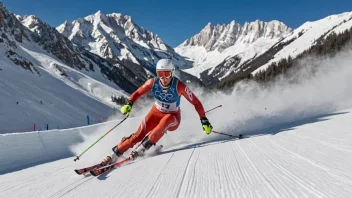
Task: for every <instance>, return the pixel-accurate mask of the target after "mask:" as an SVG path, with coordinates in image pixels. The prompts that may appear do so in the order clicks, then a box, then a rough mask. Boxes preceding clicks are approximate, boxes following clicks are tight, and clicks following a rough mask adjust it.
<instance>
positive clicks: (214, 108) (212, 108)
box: [205, 105, 222, 113]
mask: <svg viewBox="0 0 352 198" xmlns="http://www.w3.org/2000/svg"><path fill="white" fill-rule="evenodd" d="M219 107H222V105H219V106H217V107H214V108H212V109H209V110H208V111H206V112H205V113H208V112H209V111H212V110H214V109H217V108H219Z"/></svg>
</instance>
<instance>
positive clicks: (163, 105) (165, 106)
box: [161, 103, 170, 109]
mask: <svg viewBox="0 0 352 198" xmlns="http://www.w3.org/2000/svg"><path fill="white" fill-rule="evenodd" d="M161 106H162V107H163V108H165V109H169V108H170V105H169V104H165V103H161Z"/></svg>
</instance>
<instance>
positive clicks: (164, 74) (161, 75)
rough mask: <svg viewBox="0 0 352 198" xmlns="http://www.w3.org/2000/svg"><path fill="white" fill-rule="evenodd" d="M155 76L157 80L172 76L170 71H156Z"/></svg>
mask: <svg viewBox="0 0 352 198" xmlns="http://www.w3.org/2000/svg"><path fill="white" fill-rule="evenodd" d="M156 75H157V76H158V77H159V78H170V77H171V76H172V72H171V71H157V72H156Z"/></svg>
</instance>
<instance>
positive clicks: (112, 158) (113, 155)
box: [100, 146, 122, 166]
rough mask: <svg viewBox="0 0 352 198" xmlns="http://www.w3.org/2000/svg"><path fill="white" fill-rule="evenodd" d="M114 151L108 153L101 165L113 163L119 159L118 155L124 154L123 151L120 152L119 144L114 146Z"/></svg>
mask: <svg viewBox="0 0 352 198" xmlns="http://www.w3.org/2000/svg"><path fill="white" fill-rule="evenodd" d="M112 151H113V152H111V154H110V155H108V156H107V157H106V158H105V159H104V160H103V161H102V162H101V163H100V166H106V165H109V164H111V163H112V162H115V161H116V160H117V158H118V157H120V156H121V155H122V153H120V151H119V150H118V149H117V146H114V147H113V148H112Z"/></svg>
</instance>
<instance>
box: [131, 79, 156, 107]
mask: <svg viewBox="0 0 352 198" xmlns="http://www.w3.org/2000/svg"><path fill="white" fill-rule="evenodd" d="M153 84H154V78H151V79H149V80H147V81H146V82H145V83H144V84H143V85H142V86H141V87H139V88H138V89H137V90H136V91H135V92H133V94H132V95H131V96H130V97H129V98H128V100H130V101H132V102H133V103H135V102H136V101H137V100H138V98H139V97H141V96H143V95H144V94H146V93H148V92H149V91H150V90H151V89H152V88H153Z"/></svg>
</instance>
